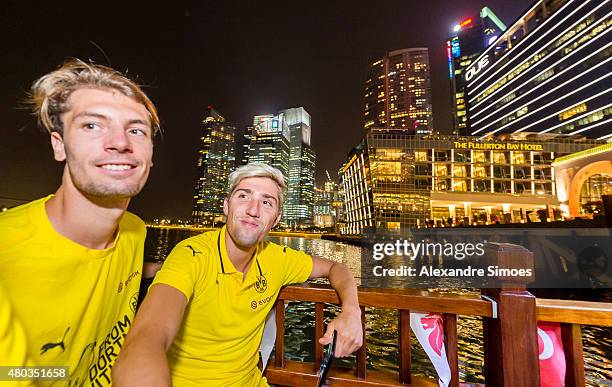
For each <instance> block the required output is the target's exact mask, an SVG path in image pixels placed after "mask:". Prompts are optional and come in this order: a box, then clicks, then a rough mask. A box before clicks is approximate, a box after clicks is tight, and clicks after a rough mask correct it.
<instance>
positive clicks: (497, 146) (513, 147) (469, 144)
mask: <svg viewBox="0 0 612 387" xmlns="http://www.w3.org/2000/svg"><path fill="white" fill-rule="evenodd" d="M453 146H454V148H455V149H475V150H509V151H543V150H544V147H543V146H542V144H522V143H519V144H516V143H507V142H475V141H465V142H464V141H453Z"/></svg>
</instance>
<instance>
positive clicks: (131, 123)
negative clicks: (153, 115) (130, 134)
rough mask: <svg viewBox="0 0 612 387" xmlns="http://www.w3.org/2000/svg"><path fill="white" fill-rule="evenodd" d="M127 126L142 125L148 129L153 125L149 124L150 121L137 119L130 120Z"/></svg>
mask: <svg viewBox="0 0 612 387" xmlns="http://www.w3.org/2000/svg"><path fill="white" fill-rule="evenodd" d="M127 124H128V125H133V124H140V125H144V126H148V127H150V126H151V124H150V123H149V121H143V120H141V119H138V118H135V119H133V120H129V121H128V122H127Z"/></svg>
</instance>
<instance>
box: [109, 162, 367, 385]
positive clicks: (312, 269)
mask: <svg viewBox="0 0 612 387" xmlns="http://www.w3.org/2000/svg"><path fill="white" fill-rule="evenodd" d="M285 192H286V185H285V181H284V177H283V175H282V173H281V172H280V171H279V170H277V169H275V168H272V167H270V166H268V165H266V164H262V163H252V164H248V165H245V166H243V167H240V168H238V169H237V170H236V171H234V172H233V173H232V174H230V176H229V188H228V195H227V197H226V198H225V201H224V206H223V212H224V213H225V215H226V217H227V224H226V225H225V226H224V227H223V228H221V230H217V231H211V232H207V233H203V234H200V235H197V236H195V237H192V238H188V239H186V240H184V241H182V242H180V243H179V244H178V245H177V246H176V247H175V248H174V250H173V251H172V252H171V253H170V255H169V256H168V258H167V259H166V261H165V263H164V265H163V267H162V269H161V271H160V272H159V273H158V274H157V276H156V278H155V280H154V282H153V285H152V286H151V289H150V291H149V294H148V295H147V297H146V298H145V301H144V303H143V304H142V307H141V309H140V311H139V312H138V317H137V318H136V321H135V323H134V329H133V330H132V331H131V332H130V333H129V335H128V338H127V339H126V342H125V345H124V348H123V351H122V353H121V355H120V357H119V360H118V362H117V364H116V365H115V367H114V368H113V378H114V382H115V384H116V385H117V386H134V385H143V386H145V385H146V386H169V385H170V383H172V385H174V386H240V387H245V386H267V385H268V383H267V381H266V379H265V378H264V377H263V376H262V374H261V371H260V370H259V369H258V368H257V363H258V359H259V358H258V349H259V346H260V343H261V339H262V334H263V330H264V323H265V319H266V316H267V314H268V312H269V311H270V310H271V309H272V307H273V305H274V301H275V300H276V297H277V296H278V293H279V292H280V289H281V287H282V286H284V285H288V284H291V283H296V282H304V281H306V280H307V279H309V278H318V277H327V278H329V281H330V283H331V285H332V286H333V287H334V289H335V290H336V291H337V292H338V295H339V296H340V299H341V301H342V312H341V313H340V315H339V316H338V317H337V318H336V319H334V320H333V321H332V322H330V323H329V324H328V327H327V332H326V333H325V335H324V337H323V338H321V339H320V340H319V342H320V343H321V344H328V343H329V342H330V341H331V340H332V333H333V331H334V330H336V331H337V332H338V341H337V346H336V356H338V357H343V356H346V355H348V354H350V353H352V352H354V351H356V350H357V349H358V348H359V347H361V344H362V329H361V318H360V316H361V311H360V309H359V303H358V300H357V287H356V285H355V280H354V279H353V276H352V275H351V274H350V272H349V271H348V269H347V268H346V267H345V266H344V265H343V264H341V263H338V262H333V261H330V260H327V259H323V258H319V257H311V256H309V255H307V254H305V253H303V252H299V251H295V250H292V249H290V248H288V247H283V246H280V245H277V244H274V243H270V242H266V241H264V238H265V237H266V235H267V234H268V232H269V231H270V230H271V229H272V228H273V227H274V226H276V225H277V224H278V222H279V221H280V218H281V205H282V203H283V198H284V197H285ZM166 351H168V360H167V358H166Z"/></svg>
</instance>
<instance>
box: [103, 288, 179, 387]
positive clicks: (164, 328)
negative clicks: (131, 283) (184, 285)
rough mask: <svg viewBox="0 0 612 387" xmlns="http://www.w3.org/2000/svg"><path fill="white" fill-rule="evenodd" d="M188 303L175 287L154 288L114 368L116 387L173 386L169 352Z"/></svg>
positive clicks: (137, 317)
mask: <svg viewBox="0 0 612 387" xmlns="http://www.w3.org/2000/svg"><path fill="white" fill-rule="evenodd" d="M186 304H187V299H186V297H185V295H184V294H183V293H181V292H180V291H179V290H177V289H175V288H174V287H172V286H169V285H165V284H155V285H152V286H151V289H150V290H149V293H148V294H147V297H146V298H145V300H144V302H143V303H142V305H141V307H140V309H139V310H138V313H137V314H136V318H135V319H134V325H133V326H132V328H131V330H130V332H129V333H128V335H127V338H126V340H125V343H124V344H123V348H122V349H121V353H120V354H119V357H118V358H117V362H116V363H115V365H114V366H113V370H112V378H113V385H115V386H118V387H121V386H130V387H131V386H170V385H171V382H170V369H169V367H168V360H167V358H166V351H167V350H168V348H169V347H170V345H171V344H172V341H173V340H174V336H176V332H177V331H178V329H179V327H180V326H181V322H182V321H183V313H184V312H185V306H186Z"/></svg>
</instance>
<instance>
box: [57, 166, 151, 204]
mask: <svg viewBox="0 0 612 387" xmlns="http://www.w3.org/2000/svg"><path fill="white" fill-rule="evenodd" d="M68 172H69V173H70V178H71V180H72V183H73V184H74V186H75V187H76V188H77V189H78V190H79V192H81V193H82V194H83V195H84V196H87V197H90V198H93V199H96V200H98V201H104V202H111V201H117V200H126V199H131V198H133V197H134V196H136V195H138V193H140V191H141V190H142V187H143V185H139V184H130V185H127V186H125V185H124V184H121V182H119V181H118V183H119V184H117V186H113V185H112V184H111V185H109V184H106V185H104V184H98V183H95V182H88V183H84V184H83V183H81V182H80V181H79V180H78V179H77V178H76V176H74V174H73V172H72V170H71V169H70V168H69V169H68Z"/></svg>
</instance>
